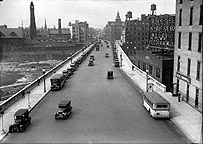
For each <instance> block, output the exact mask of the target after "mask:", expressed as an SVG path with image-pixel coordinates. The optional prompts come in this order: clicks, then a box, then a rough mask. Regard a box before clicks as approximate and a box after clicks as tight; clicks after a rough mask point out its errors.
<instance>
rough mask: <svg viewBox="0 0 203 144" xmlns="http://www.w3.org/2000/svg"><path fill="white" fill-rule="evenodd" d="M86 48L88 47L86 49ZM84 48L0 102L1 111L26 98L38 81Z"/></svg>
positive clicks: (49, 74)
mask: <svg viewBox="0 0 203 144" xmlns="http://www.w3.org/2000/svg"><path fill="white" fill-rule="evenodd" d="M92 47H94V44H92V45H91V46H89V47H88V48H89V49H88V50H87V51H89V50H90V49H91V48H92ZM85 50H86V49H85ZM82 51H83V49H80V50H79V51H77V52H76V53H74V54H73V55H72V56H71V57H68V58H67V59H66V60H64V61H63V62H61V63H60V64H58V65H57V66H55V67H54V68H52V69H51V70H49V71H47V72H46V73H45V74H44V75H42V76H40V77H39V78H38V79H36V80H35V81H33V82H32V83H30V84H28V85H27V86H25V87H24V88H23V89H21V90H20V91H19V92H17V93H16V94H14V95H13V96H11V97H10V98H8V99H7V100H5V101H4V102H2V103H1V104H0V111H5V110H6V109H7V108H9V107H10V106H11V105H12V104H14V103H15V102H17V101H18V100H19V99H21V98H24V97H25V95H26V94H27V93H28V92H30V91H31V90H32V89H33V88H35V87H36V86H38V83H39V82H41V81H43V80H44V79H46V78H47V77H49V76H51V75H52V74H53V73H54V72H56V71H57V70H58V69H60V68H61V67H62V66H63V65H65V64H66V63H67V62H69V61H70V60H71V59H73V58H74V57H75V56H77V55H78V54H79V53H80V52H82Z"/></svg>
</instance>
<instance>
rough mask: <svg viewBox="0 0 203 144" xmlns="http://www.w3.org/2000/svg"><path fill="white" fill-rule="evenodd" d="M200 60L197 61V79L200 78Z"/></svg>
mask: <svg viewBox="0 0 203 144" xmlns="http://www.w3.org/2000/svg"><path fill="white" fill-rule="evenodd" d="M200 64H201V63H200V61H197V77H196V79H197V80H200Z"/></svg>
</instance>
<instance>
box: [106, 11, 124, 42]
mask: <svg viewBox="0 0 203 144" xmlns="http://www.w3.org/2000/svg"><path fill="white" fill-rule="evenodd" d="M124 29H125V23H124V22H123V21H121V18H120V15H119V12H117V16H116V19H115V21H108V23H107V24H106V26H105V28H104V33H105V35H104V39H106V40H109V41H115V40H121V35H122V32H123V30H124Z"/></svg>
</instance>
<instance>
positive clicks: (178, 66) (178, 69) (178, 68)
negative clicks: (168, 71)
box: [177, 56, 180, 72]
mask: <svg viewBox="0 0 203 144" xmlns="http://www.w3.org/2000/svg"><path fill="white" fill-rule="evenodd" d="M177 71H178V72H179V71H180V56H178V64H177Z"/></svg>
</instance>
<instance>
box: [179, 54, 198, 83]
mask: <svg viewBox="0 0 203 144" xmlns="http://www.w3.org/2000/svg"><path fill="white" fill-rule="evenodd" d="M180 64H181V62H180V56H178V63H177V71H178V72H180ZM196 66H197V68H196V80H198V81H199V80H200V68H201V61H197V65H196ZM190 71H191V59H190V58H188V61H187V76H188V77H190Z"/></svg>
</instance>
